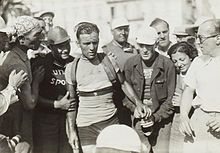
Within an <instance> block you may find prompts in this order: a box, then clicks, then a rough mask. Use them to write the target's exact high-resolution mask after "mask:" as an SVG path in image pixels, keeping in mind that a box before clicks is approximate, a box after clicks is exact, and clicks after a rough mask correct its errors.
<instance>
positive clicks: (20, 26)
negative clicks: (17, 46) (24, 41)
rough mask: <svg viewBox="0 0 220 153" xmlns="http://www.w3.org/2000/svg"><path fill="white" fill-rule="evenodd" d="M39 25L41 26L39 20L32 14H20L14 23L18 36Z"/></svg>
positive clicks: (13, 26)
mask: <svg viewBox="0 0 220 153" xmlns="http://www.w3.org/2000/svg"><path fill="white" fill-rule="evenodd" d="M37 27H40V24H39V21H38V20H37V19H35V18H33V17H31V16H19V17H17V19H16V21H15V23H14V24H13V25H12V28H13V29H14V31H15V33H16V34H17V36H23V35H25V34H27V33H28V32H30V31H31V30H33V29H34V28H37Z"/></svg>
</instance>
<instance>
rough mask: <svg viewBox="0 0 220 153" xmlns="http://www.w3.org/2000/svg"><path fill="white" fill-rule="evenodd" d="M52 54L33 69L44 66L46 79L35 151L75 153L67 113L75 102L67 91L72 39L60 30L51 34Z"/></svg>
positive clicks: (36, 118)
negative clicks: (66, 71)
mask: <svg viewBox="0 0 220 153" xmlns="http://www.w3.org/2000/svg"><path fill="white" fill-rule="evenodd" d="M48 42H49V48H50V49H51V53H49V54H47V55H46V56H45V57H41V58H39V59H37V60H38V61H35V63H34V64H33V65H32V66H33V67H32V68H33V69H35V67H38V66H39V65H43V67H44V69H45V75H44V78H43V81H42V82H41V83H40V85H39V100H38V105H37V107H36V111H35V116H34V151H35V152H36V153H64V152H65V153H72V149H71V147H70V145H69V143H68V139H67V135H66V128H65V127H66V126H65V123H66V113H67V110H68V108H69V107H70V103H71V100H70V99H68V98H69V92H67V90H66V81H65V77H64V69H65V65H66V64H67V63H69V62H71V61H72V60H73V57H71V56H70V55H69V52H70V37H69V35H68V34H67V32H66V30H64V29H63V28H62V27H59V26H56V27H54V28H52V29H51V30H50V31H49V32H48Z"/></svg>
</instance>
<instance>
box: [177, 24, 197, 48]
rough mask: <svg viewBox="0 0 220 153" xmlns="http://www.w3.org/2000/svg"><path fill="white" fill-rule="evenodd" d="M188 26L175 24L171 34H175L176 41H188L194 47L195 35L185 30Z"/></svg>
mask: <svg viewBox="0 0 220 153" xmlns="http://www.w3.org/2000/svg"><path fill="white" fill-rule="evenodd" d="M188 27H189V26H186V25H185V26H177V27H175V28H174V32H173V34H174V35H175V36H176V41H177V42H188V43H189V44H191V45H192V46H194V47H195V43H196V37H195V36H194V35H193V34H191V33H190V32H188V31H187V30H186V29H187V28H188Z"/></svg>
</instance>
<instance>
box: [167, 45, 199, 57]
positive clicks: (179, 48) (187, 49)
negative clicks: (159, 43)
mask: <svg viewBox="0 0 220 153" xmlns="http://www.w3.org/2000/svg"><path fill="white" fill-rule="evenodd" d="M176 52H181V53H185V54H186V55H188V56H189V58H191V59H192V60H193V59H194V58H195V57H196V56H198V51H197V49H196V48H195V47H193V46H192V45H191V44H189V43H187V42H178V43H176V44H174V45H172V46H171V47H170V48H169V50H168V52H167V53H168V55H169V56H170V58H172V57H171V55H172V54H175V53H176Z"/></svg>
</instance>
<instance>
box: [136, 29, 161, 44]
mask: <svg viewBox="0 0 220 153" xmlns="http://www.w3.org/2000/svg"><path fill="white" fill-rule="evenodd" d="M157 38H158V35H157V32H156V30H155V29H154V28H152V27H147V26H145V27H142V28H140V29H139V30H138V33H137V36H136V42H137V43H139V44H147V45H154V44H155V43H156V41H157Z"/></svg>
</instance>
